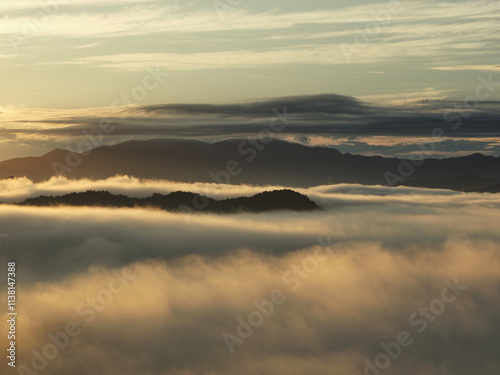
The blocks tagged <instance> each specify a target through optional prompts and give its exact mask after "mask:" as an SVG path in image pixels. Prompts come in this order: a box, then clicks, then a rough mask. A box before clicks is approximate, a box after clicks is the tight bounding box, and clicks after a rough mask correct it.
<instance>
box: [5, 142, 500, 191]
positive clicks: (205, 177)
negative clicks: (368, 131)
mask: <svg viewBox="0 0 500 375" xmlns="http://www.w3.org/2000/svg"><path fill="white" fill-rule="evenodd" d="M58 173H62V174H65V175H66V176H67V177H69V178H93V179H103V178H107V177H112V176H114V175H117V174H120V175H130V176H135V177H139V178H153V179H167V180H172V181H183V182H218V183H231V184H257V185H282V186H291V187H293V186H296V187H310V186H316V185H324V184H338V183H360V184H366V185H390V186H395V185H407V186H420V187H429V188H445V189H454V190H464V191H471V190H472V191H479V190H487V189H493V190H495V189H497V190H498V187H497V188H494V186H497V185H500V158H498V157H493V156H485V155H482V154H472V155H469V156H464V157H457V158H448V159H425V160H424V161H419V162H410V161H404V160H400V159H397V158H383V157H380V156H361V155H351V154H348V153H346V154H342V153H340V152H339V151H337V150H335V149H332V148H326V147H309V146H304V145H300V144H297V143H290V142H284V141H280V140H276V139H275V140H273V141H272V142H270V143H263V142H262V141H259V140H252V141H250V140H226V141H221V142H217V143H205V142H201V141H193V140H183V139H153V140H148V141H129V142H125V143H121V144H117V145H113V146H102V147H98V148H95V149H94V150H92V151H91V152H90V153H89V154H88V155H86V156H84V155H80V154H71V153H69V152H68V151H65V150H60V149H57V150H54V151H51V152H49V153H48V154H45V155H43V156H41V157H27V158H17V159H11V160H6V161H3V162H0V178H9V177H21V176H26V177H28V178H30V179H32V180H34V181H43V180H47V179H49V178H50V177H52V176H54V175H56V174H58Z"/></svg>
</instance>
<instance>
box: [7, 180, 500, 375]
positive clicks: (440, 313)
mask: <svg viewBox="0 0 500 375" xmlns="http://www.w3.org/2000/svg"><path fill="white" fill-rule="evenodd" d="M274 188H280V187H259V186H224V185H214V184H180V183H175V182H169V181H150V180H138V179H134V178H130V177H126V176H117V177H114V178H111V179H107V180H102V181H91V180H79V181H71V180H66V179H64V178H54V179H52V180H50V181H48V182H45V183H40V184H34V183H32V182H31V181H29V180H27V179H12V180H4V181H0V200H1V201H4V202H7V204H5V205H2V206H0V231H1V232H3V233H4V234H6V235H7V237H6V238H5V239H2V242H1V243H0V259H1V262H0V264H6V262H7V260H12V259H14V260H16V262H17V278H18V285H17V287H18V311H19V318H18V319H19V322H18V324H19V337H18V356H17V360H18V363H17V364H18V368H17V370H18V373H20V374H23V373H26V374H33V373H46V374H51V375H59V374H61V375H62V374H68V373H75V369H78V371H77V372H78V373H79V374H96V373H99V374H107V375H108V374H109V375H114V374H126V375H128V374H130V375H132V374H133V375H137V374H139V375H167V374H168V375H170V374H172V375H191V374H197V375H198V374H200V375H201V374H223V375H225V374H228V375H229V374H231V375H232V374H235V373H239V374H277V375H281V374H287V375H288V374H307V373H317V374H339V375H340V374H346V375H352V374H354V375H357V374H369V375H377V374H378V375H380V374H384V375H385V374H388V375H397V374H403V373H404V374H409V375H424V374H425V375H428V374H432V375H462V374H463V375H468V374H472V373H477V374H482V375H490V374H491V375H493V374H495V375H497V374H498V373H499V370H500V358H499V356H498V353H499V350H500V342H499V341H498V336H499V334H500V319H499V316H500V314H499V313H500V293H499V291H500V271H499V270H500V231H498V219H499V218H500V214H499V208H500V195H495V194H476V193H460V192H453V191H447V190H429V189H415V188H387V187H381V186H362V185H331V186H319V187H314V188H309V189H296V190H297V191H299V192H301V193H304V194H307V195H308V196H309V197H310V198H311V199H313V200H314V201H316V202H317V203H318V204H319V205H321V206H322V207H323V208H324V209H323V210H320V211H315V212H270V213H262V214H237V215H235V214H232V215H213V214H208V213H203V212H200V213H189V214H186V213H171V212H166V211H160V210H148V209H128V208H127V209H122V208H90V207H80V208H76V207H57V208H54V207H43V208H40V207H25V206H16V205H13V204H12V203H14V202H18V201H21V200H23V199H25V198H27V197H32V196H37V195H40V194H46V195H59V194H64V193H68V192H71V191H85V190H88V189H94V190H108V191H112V192H114V193H121V194H127V195H131V196H147V195H151V194H152V193H154V192H161V193H168V192H171V191H176V190H185V191H194V192H198V193H201V194H205V195H208V196H212V197H215V198H220V199H222V198H226V197H233V196H242V195H252V194H255V193H258V192H261V191H263V190H270V189H274ZM2 272H3V271H2ZM6 294H7V291H6V285H1V289H0V295H1V296H0V298H1V299H2V300H4V301H5V300H6V299H7V298H6ZM276 296H279V298H275V297H276ZM274 301H276V302H274ZM2 308H3V307H2ZM242 322H243V323H242ZM73 323H74V324H76V326H75V325H73V326H72V325H71V324H73ZM68 324H70V325H69V326H68ZM0 326H1V327H2V328H1V329H2V331H3V332H6V329H7V327H6V322H2V323H1V324H0ZM68 327H73V330H69V331H67V328H68ZM75 327H76V328H75ZM70 333H71V334H70ZM66 338H67V340H66ZM403 339H404V340H403ZM57 340H59V341H57ZM0 342H2V347H3V346H5V347H6V348H7V347H8V345H7V340H6V338H4V337H2V338H1V339H0ZM402 343H404V344H405V345H402ZM51 345H52V346H51ZM57 345H59V346H57ZM398 346H399V350H398ZM54 348H56V350H54ZM384 348H385V349H384ZM391 350H392V351H391ZM387 359H389V361H387ZM21 365H23V366H26V367H19V366H21ZM29 371H33V372H29Z"/></svg>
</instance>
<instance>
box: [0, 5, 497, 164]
mask: <svg viewBox="0 0 500 375" xmlns="http://www.w3.org/2000/svg"><path fill="white" fill-rule="evenodd" d="M499 14H500V3H498V2H497V1H487V0H479V1H441V2H433V1H419V2H415V1H350V2H347V1H326V0H311V1H307V2H304V1H295V0H291V1H290V0H288V1H285V0H276V1H271V2H270V1H262V0H257V1H245V0H241V1H240V0H215V1H149V0H143V1H132V0H102V1H96V0H90V1H83V0H75V1H57V0H44V1H41V2H39V1H31V0H21V1H3V2H2V4H1V5H0V19H1V22H0V71H1V73H0V74H1V77H2V84H3V87H5V88H8V89H4V90H2V91H1V92H0V127H1V128H3V131H2V138H1V139H0V143H2V146H3V147H2V151H1V152H0V159H1V160H4V159H7V158H10V157H16V156H28V155H37V156H39V155H42V154H43V153H45V152H48V151H50V150H51V149H53V148H55V147H60V148H65V146H67V145H71V141H70V140H68V137H70V136H69V135H67V137H66V139H64V140H62V139H61V137H59V138H58V139H56V138H55V137H51V138H50V137H48V136H47V135H46V134H44V131H46V130H47V129H53V128H55V127H57V128H59V129H61V130H60V132H61V133H63V132H64V131H63V129H67V128H69V127H74V126H75V121H74V119H75V118H78V119H79V122H78V125H80V126H83V124H84V123H87V125H88V122H89V120H91V119H97V120H98V119H101V118H103V117H113V115H116V112H117V108H118V107H124V106H125V107H127V108H130V107H137V106H139V107H140V106H149V105H161V104H172V103H186V104H199V103H201V104H205V103H208V104H219V105H223V104H224V105H226V104H235V103H247V102H255V101H262V100H270V99H272V98H289V97H297V96H315V95H324V94H336V95H341V96H345V97H349V98H355V99H356V100H359V101H361V102H363V103H369V104H370V105H378V106H383V107H384V108H388V107H390V108H394V106H397V107H399V108H406V109H412V110H413V111H414V112H415V113H418V112H422V111H425V112H431V113H435V112H436V111H441V112H442V111H443V110H445V109H449V108H450V107H453V105H451V104H450V103H458V105H462V106H463V103H464V101H466V100H467V98H469V97H471V96H472V97H473V98H475V99H478V100H479V101H482V102H489V103H490V108H489V109H488V111H487V113H488V114H490V112H491V108H498V106H496V103H497V101H498V100H499V98H500V94H499V90H498V87H499V85H500V84H499V83H498V82H500V79H499V78H498V75H499V73H498V72H499V70H500V65H499V60H498V57H499V52H498V51H499V50H500V48H499V44H500V43H499V38H498V37H497V26H498V15H499ZM484 81H486V82H489V86H488V87H487V88H486V89H485V88H484V87H483V89H482V90H481V91H480V93H481V94H480V95H479V96H478V94H477V90H476V89H477V86H478V85H481V84H482V82H484ZM483 86H484V84H483ZM485 90H486V91H485ZM429 103H430V105H429ZM468 103H470V101H469V102H468ZM336 105H337V103H335V102H332V103H331V106H336ZM415 106H416V107H415ZM476 109H477V108H476V107H475V106H474V110H476ZM481 109H483V107H481ZM269 116H272V113H269ZM127 117H134V116H131V115H130V114H128V115H127ZM172 117H173V116H172V115H170V117H168V118H167V119H165V118H164V117H163V118H160V119H158V121H157V122H161V123H162V124H165V123H166V122H167V120H172V121H173V122H175V121H174V120H179V119H175V118H174V119H172ZM82 118H85V119H86V120H87V121H84V120H82ZM122 119H123V116H122ZM65 120H67V122H65ZM71 120H72V121H71ZM133 120H136V118H133ZM138 121H143V122H146V120H144V119H143V118H139V119H138ZM172 121H171V122H172ZM184 121H185V119H182V121H180V120H179V121H177V122H175V123H176V124H177V125H183V124H185V122H184ZM194 121H195V122H197V123H199V124H201V123H202V122H203V121H206V116H205V117H203V118H196V119H195V120H194ZM56 122H57V126H56V125H55V123H56ZM88 126H90V125H88ZM205 133H209V132H205ZM240 133H241V132H240ZM162 135H164V136H176V134H175V132H171V131H170V130H169V129H163V130H162ZM210 135H211V136H212V138H213V137H222V136H224V137H227V136H228V135H227V134H223V135H220V134H215V133H213V134H203V135H202V136H206V137H208V136H210ZM141 136H142V137H146V135H144V134H141V135H138V134H134V135H132V136H130V137H129V138H123V137H112V136H110V137H107V138H106V142H107V143H113V142H114V143H116V142H120V141H123V140H127V139H131V138H132V137H136V138H137V137H141ZM151 136H157V135H156V134H154V135H153V134H150V135H149V137H151ZM199 136H200V135H199ZM339 136H340V137H344V136H346V135H345V134H339ZM349 136H351V137H352V135H347V137H349ZM356 136H357V137H360V135H359V134H358V135H356ZM491 136H492V134H490V137H491ZM493 136H498V134H493ZM290 137H291V138H297V139H299V138H301V137H302V139H304V135H303V134H302V133H301V134H299V136H297V134H290ZM73 139H74V138H73ZM351 141H352V139H351ZM355 142H361V143H363V144H361V145H358V144H354V145H353V144H349V143H348V142H347V141H344V142H335V141H328V142H323V143H324V144H325V145H338V144H339V143H341V144H340V145H338V146H339V148H340V149H341V150H342V151H346V152H347V151H350V152H357V153H363V152H368V153H374V154H384V152H382V148H383V147H384V146H388V145H389V144H397V145H398V149H399V154H401V153H402V154H404V152H406V151H404V152H401V145H404V144H407V143H408V140H406V139H399V140H398V141H396V142H395V140H394V139H392V140H386V139H384V140H383V142H380V140H378V141H377V142H378V143H374V144H373V145H372V143H371V142H368V144H369V147H368V148H369V150H366V147H362V146H364V143H367V142H366V140H365V139H362V138H361V139H355ZM483 143H484V144H483V145H482V146H481V147H479V148H478V147H477V144H468V145H467V146H463V147H457V148H455V149H453V150H451V151H452V154H451V155H453V152H455V153H458V154H464V153H468V152H470V151H471V150H480V151H481V150H482V151H484V152H486V153H492V151H491V147H492V143H491V142H489V141H487V142H483ZM494 144H495V143H494V142H493V145H494ZM371 146H373V147H371ZM457 146H458V144H457ZM342 147H343V148H342ZM381 147H382V148H381ZM397 152H398V150H397V149H395V150H393V149H390V150H388V151H387V152H386V153H385V154H391V153H393V154H394V153H397ZM449 152H450V150H449V149H446V152H445V151H443V153H438V155H437V156H440V157H443V156H445V155H448V156H449V155H450V153H449ZM399 154H398V155H399Z"/></svg>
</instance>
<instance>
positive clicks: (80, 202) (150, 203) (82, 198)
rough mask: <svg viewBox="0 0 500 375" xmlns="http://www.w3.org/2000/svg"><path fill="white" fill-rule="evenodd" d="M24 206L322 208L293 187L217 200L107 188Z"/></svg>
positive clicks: (237, 210) (236, 209) (227, 209)
mask: <svg viewBox="0 0 500 375" xmlns="http://www.w3.org/2000/svg"><path fill="white" fill-rule="evenodd" d="M19 205H24V206H61V205H64V206H89V207H151V208H159V209H162V210H166V211H182V212H212V213H240V212H265V211H275V210H292V211H311V210H317V209H319V208H320V207H319V206H318V205H317V204H316V203H315V202H313V201H312V200H311V199H309V198H308V197H307V196H305V195H303V194H300V193H297V192H296V191H293V190H288V189H283V190H273V191H265V192H263V193H259V194H256V195H254V196H252V197H239V198H229V199H224V200H215V199H213V198H208V197H205V196H203V195H200V194H195V193H190V192H184V191H177V192H173V193H170V194H167V195H163V194H153V195H152V196H151V197H147V198H134V197H128V196H126V195H122V194H111V193H110V192H108V191H94V190H88V191H86V192H82V193H70V194H66V195H61V196H43V195H42V196H39V197H36V198H28V199H26V200H25V201H23V202H21V203H19Z"/></svg>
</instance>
